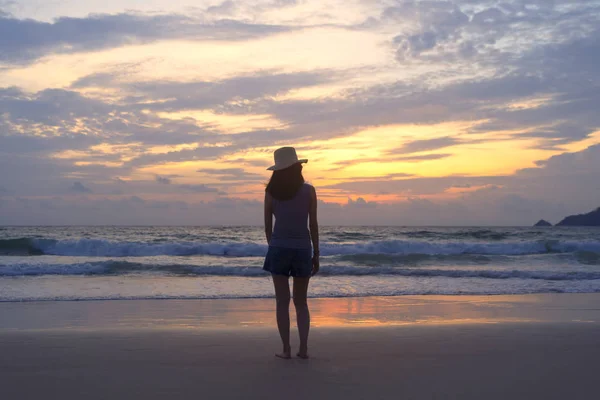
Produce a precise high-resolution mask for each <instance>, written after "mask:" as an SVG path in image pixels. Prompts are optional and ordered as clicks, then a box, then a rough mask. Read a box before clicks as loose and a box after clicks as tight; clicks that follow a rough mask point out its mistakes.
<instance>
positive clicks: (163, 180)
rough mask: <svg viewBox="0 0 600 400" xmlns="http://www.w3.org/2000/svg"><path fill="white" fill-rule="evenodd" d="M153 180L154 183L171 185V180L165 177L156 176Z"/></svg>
mask: <svg viewBox="0 0 600 400" xmlns="http://www.w3.org/2000/svg"><path fill="white" fill-rule="evenodd" d="M155 179H156V182H158V183H161V184H163V185H170V184H171V179H170V178H167V177H165V176H159V175H156V177H155Z"/></svg>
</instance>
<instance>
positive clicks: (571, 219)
mask: <svg viewBox="0 0 600 400" xmlns="http://www.w3.org/2000/svg"><path fill="white" fill-rule="evenodd" d="M556 226H600V207H598V208H597V209H596V210H595V211H592V212H589V213H587V214H578V215H570V216H568V217H567V218H565V219H563V220H562V221H560V222H559V223H558V224H556Z"/></svg>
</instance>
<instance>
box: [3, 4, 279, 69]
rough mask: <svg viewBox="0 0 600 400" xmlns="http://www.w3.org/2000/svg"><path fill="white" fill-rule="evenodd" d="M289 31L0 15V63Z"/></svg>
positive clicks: (183, 20)
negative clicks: (47, 20) (48, 55)
mask: <svg viewBox="0 0 600 400" xmlns="http://www.w3.org/2000/svg"><path fill="white" fill-rule="evenodd" d="M289 29H290V28H288V27H285V26H279V25H268V24H253V23H247V22H242V21H236V20H228V19H221V20H207V19H201V18H196V17H192V16H186V15H180V14H162V15H145V14H140V13H136V14H134V13H121V14H115V15H109V14H93V15H90V16H88V17H85V18H71V17H61V18H57V19H56V20H54V21H53V22H43V21H36V20H33V19H17V18H14V17H11V16H10V15H6V14H4V15H0V37H4V38H10V40H0V62H4V63H24V62H32V61H34V60H36V59H39V58H40V57H42V56H44V55H47V54H51V53H55V54H56V53H75V52H85V51H93V50H100V49H105V48H111V47H119V46H125V45H131V44H144V43H150V42H155V41H159V40H167V39H187V40H223V41H243V40H249V39H253V38H257V37H262V36H267V35H271V34H274V33H280V32H285V31H288V30H289Z"/></svg>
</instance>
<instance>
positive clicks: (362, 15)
mask: <svg viewBox="0 0 600 400" xmlns="http://www.w3.org/2000/svg"><path fill="white" fill-rule="evenodd" d="M598 104H600V1H582V0H581V1H579V0H527V1H522V0H503V1H491V0H490V1H486V0H452V1H435V0H431V1H414V0H343V1H342V0H316V1H313V0H244V1H236V0H226V1H222V0H216V1H177V0H169V1H166V0H144V1H138V0H135V1H134V0H118V1H117V0H103V1H98V0H88V1H85V2H82V1H76V0H64V1H61V0H57V1H51V2H50V1H41V0H27V1H25V0H14V1H10V0H9V1H7V0H0V225H96V224H100V225H105V224H108V225H121V224H123V225H220V224H224V225H232V224H233V225H236V224H240V225H242V224H243V225H246V224H257V225H258V224H261V223H262V200H263V198H264V185H265V183H266V182H267V181H268V179H269V176H270V175H269V174H270V172H269V171H267V170H266V168H267V167H268V166H269V165H271V164H272V163H273V155H272V153H273V151H274V150H275V149H277V148H278V147H281V146H294V147H296V149H297V152H298V155H299V156H300V158H308V159H309V162H308V164H306V165H305V168H304V176H305V178H306V180H307V181H308V182H310V183H311V184H313V185H314V186H315V188H316V189H317V194H318V197H319V219H320V221H321V223H322V224H327V225H372V224H375V225H434V226H443V225H470V226H473V225H513V226H515V225H518V226H523V225H525V226H527V225H531V224H533V223H535V222H536V221H537V220H539V219H542V218H543V219H546V220H548V221H550V222H552V223H556V222H558V221H560V220H561V219H562V218H563V217H565V216H566V215H569V214H574V213H583V212H588V211H591V210H592V209H595V208H597V207H598V206H600V179H598V175H599V172H600V112H599V110H600V109H599V106H598Z"/></svg>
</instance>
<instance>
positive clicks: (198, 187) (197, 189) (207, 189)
mask: <svg viewBox="0 0 600 400" xmlns="http://www.w3.org/2000/svg"><path fill="white" fill-rule="evenodd" d="M179 187H180V188H181V189H184V190H189V191H192V192H196V193H217V192H219V193H220V194H225V193H224V192H220V191H219V190H218V189H215V188H211V187H209V186H206V185H203V184H197V185H179Z"/></svg>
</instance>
